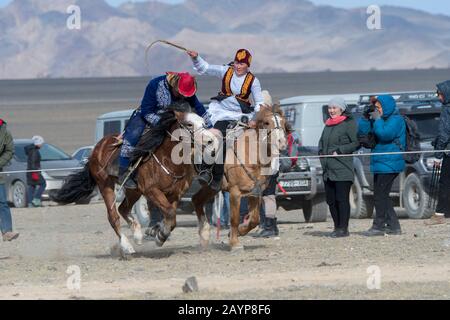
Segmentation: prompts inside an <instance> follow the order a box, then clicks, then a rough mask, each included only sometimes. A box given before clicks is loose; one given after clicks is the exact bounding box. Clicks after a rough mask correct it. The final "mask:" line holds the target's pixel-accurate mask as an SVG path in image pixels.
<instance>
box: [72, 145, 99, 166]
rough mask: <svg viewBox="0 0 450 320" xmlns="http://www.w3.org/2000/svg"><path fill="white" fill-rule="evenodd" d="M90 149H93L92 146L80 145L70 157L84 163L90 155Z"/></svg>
mask: <svg viewBox="0 0 450 320" xmlns="http://www.w3.org/2000/svg"><path fill="white" fill-rule="evenodd" d="M92 150H94V146H86V147H81V148H79V149H77V150H76V151H75V152H74V153H73V154H72V158H73V159H75V160H78V161H79V162H80V163H81V164H83V165H84V164H86V162H87V161H88V159H89V157H90V156H91V153H92Z"/></svg>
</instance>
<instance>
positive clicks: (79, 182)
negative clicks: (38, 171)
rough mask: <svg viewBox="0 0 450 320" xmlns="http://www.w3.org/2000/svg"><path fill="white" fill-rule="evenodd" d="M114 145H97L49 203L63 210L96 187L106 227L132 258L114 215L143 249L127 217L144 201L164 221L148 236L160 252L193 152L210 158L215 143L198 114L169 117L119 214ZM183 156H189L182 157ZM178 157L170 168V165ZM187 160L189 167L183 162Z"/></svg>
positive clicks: (110, 141) (106, 141)
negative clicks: (161, 140)
mask: <svg viewBox="0 0 450 320" xmlns="http://www.w3.org/2000/svg"><path fill="white" fill-rule="evenodd" d="M164 133H166V132H165V131H164ZM147 134H149V136H148V139H151V130H150V131H149V132H148V133H147ZM175 135H178V136H180V135H183V136H184V138H182V137H181V138H174V137H175ZM186 136H187V137H188V139H186ZM146 139H147V137H146V134H144V135H143V137H142V138H141V141H140V142H139V144H138V146H137V147H138V148H143V149H145V148H144V147H145V144H146ZM186 140H188V141H186ZM117 141H118V140H117V137H116V136H112V135H110V136H106V137H105V138H103V139H102V140H101V141H99V142H98V144H97V145H96V146H95V148H94V150H93V152H92V155H91V157H90V159H89V162H88V163H87V164H86V166H85V169H84V170H83V171H82V172H80V173H77V174H75V175H73V176H72V177H71V178H70V179H69V180H68V181H67V182H66V183H65V185H64V186H63V188H62V189H61V190H60V191H59V192H58V193H57V194H54V195H53V196H52V198H53V200H54V201H56V202H59V203H62V204H68V203H72V202H76V201H78V200H80V199H82V198H83V197H87V196H89V195H90V194H91V193H92V191H93V190H94V188H95V186H98V188H99V190H100V192H101V194H102V196H103V200H104V201H105V204H106V209H107V211H108V220H109V223H110V224H111V226H112V228H113V229H114V231H115V233H116V235H117V237H118V238H119V245H120V249H121V252H122V254H123V255H127V254H133V253H135V250H134V248H133V246H132V245H131V243H130V242H129V240H128V238H127V237H126V235H125V234H124V233H123V232H122V230H121V227H120V217H119V214H118V212H119V213H120V215H121V216H122V217H123V219H125V221H126V222H127V223H128V225H129V226H130V228H131V230H132V232H133V237H134V241H135V243H136V244H142V239H143V234H142V231H141V225H140V224H139V221H138V220H137V219H134V218H133V217H132V215H130V212H131V209H132V207H133V205H134V204H135V203H136V201H137V200H138V199H139V198H140V197H141V196H142V195H144V196H145V197H146V198H147V200H148V201H150V202H151V203H152V204H153V205H155V206H156V207H158V208H160V209H161V211H162V213H163V215H164V220H163V222H162V223H161V224H160V225H158V226H156V227H154V229H152V230H151V232H150V233H151V234H152V235H154V236H155V242H156V244H157V245H158V246H162V245H163V244H164V242H165V241H166V240H167V238H168V237H169V235H170V233H171V232H172V230H173V229H174V228H175V226H176V216H175V213H176V208H177V204H178V201H179V200H180V198H181V196H182V195H183V194H184V192H185V191H186V190H187V189H188V188H189V186H190V185H191V182H192V179H193V177H194V175H195V174H196V172H195V165H194V161H190V160H192V159H193V154H194V153H193V152H192V151H193V149H195V148H198V147H199V146H201V148H202V151H205V152H212V151H213V150H214V149H215V148H217V147H218V140H217V138H216V137H215V136H214V135H213V134H212V133H211V132H210V131H208V130H206V129H205V123H204V120H203V119H202V118H201V117H200V116H198V115H197V114H195V113H191V112H189V113H184V112H177V111H174V112H173V113H172V118H170V117H169V121H168V125H167V134H166V137H165V138H164V141H163V143H162V145H161V146H160V147H158V148H157V149H156V150H155V152H153V153H151V154H146V157H145V158H144V159H142V158H141V161H140V166H139V167H138V169H137V170H138V171H137V172H138V177H137V183H138V189H136V190H131V189H126V190H125V199H124V200H123V201H122V203H121V204H120V206H119V210H118V212H117V209H116V204H115V198H116V195H115V185H116V183H117V175H116V174H115V173H116V171H117V167H116V164H114V163H115V162H116V161H115V160H116V159H117V157H118V155H119V150H120V143H117ZM150 143H151V142H150ZM180 146H181V148H180ZM205 149H210V150H208V151H206V150H205ZM180 150H181V151H180ZM186 150H187V153H189V155H187V157H186V154H185V153H186V152H185V151H186ZM197 150H198V149H197ZM212 153H213V152H212ZM177 157H178V160H177V164H175V163H174V159H175V158H177ZM181 157H182V158H181ZM186 158H188V159H189V161H182V160H183V159H184V160H186Z"/></svg>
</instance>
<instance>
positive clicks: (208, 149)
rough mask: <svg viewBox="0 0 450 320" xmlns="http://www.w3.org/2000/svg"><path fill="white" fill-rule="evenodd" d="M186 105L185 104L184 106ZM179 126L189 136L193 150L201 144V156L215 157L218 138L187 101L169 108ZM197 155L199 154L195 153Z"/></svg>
mask: <svg viewBox="0 0 450 320" xmlns="http://www.w3.org/2000/svg"><path fill="white" fill-rule="evenodd" d="M186 105H187V106H186ZM171 109H172V111H173V112H174V114H175V118H176V119H177V122H178V124H179V127H180V129H181V130H182V131H184V133H183V136H188V137H190V140H189V141H190V142H191V145H192V148H193V149H194V151H198V150H196V149H195V146H201V151H202V156H211V157H213V158H214V157H215V155H216V153H217V150H218V149H219V139H218V138H217V137H216V136H215V135H214V134H213V133H212V132H211V131H209V130H208V129H207V128H206V123H205V120H204V119H203V118H202V117H200V116H199V115H197V114H196V113H195V112H192V110H191V108H190V105H189V104H188V103H181V104H180V105H175V106H174V107H172V108H171ZM195 156H199V155H197V154H196V155H195Z"/></svg>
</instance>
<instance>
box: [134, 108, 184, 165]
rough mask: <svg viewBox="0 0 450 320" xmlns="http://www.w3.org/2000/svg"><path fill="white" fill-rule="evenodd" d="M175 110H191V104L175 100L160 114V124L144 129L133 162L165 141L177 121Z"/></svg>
mask: <svg viewBox="0 0 450 320" xmlns="http://www.w3.org/2000/svg"><path fill="white" fill-rule="evenodd" d="M175 112H191V106H190V105H189V103H187V102H186V101H181V102H175V103H173V104H171V105H170V106H168V107H167V109H166V111H165V112H164V113H162V114H160V115H159V116H160V117H161V119H160V120H159V121H158V124H157V125H156V126H154V127H152V128H149V129H147V130H145V131H144V134H143V135H142V137H141V139H140V140H139V142H138V144H137V145H136V148H135V150H134V151H133V152H132V153H131V157H130V161H131V163H133V162H135V161H137V160H138V159H139V158H141V157H146V156H147V155H148V154H149V153H151V152H154V151H155V150H156V148H158V147H159V146H160V145H161V144H162V143H163V141H164V139H165V137H166V135H167V132H169V131H170V129H171V128H172V126H173V125H174V124H175V122H176V121H177V118H176V116H175Z"/></svg>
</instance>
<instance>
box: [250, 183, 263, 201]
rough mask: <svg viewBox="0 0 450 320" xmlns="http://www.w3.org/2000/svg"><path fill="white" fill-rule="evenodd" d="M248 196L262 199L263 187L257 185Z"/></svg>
mask: <svg viewBox="0 0 450 320" xmlns="http://www.w3.org/2000/svg"><path fill="white" fill-rule="evenodd" d="M248 196H249V197H257V198H260V197H262V189H261V186H260V185H259V183H257V184H256V185H255V186H254V187H253V189H252V190H251V191H250V193H249V195H248Z"/></svg>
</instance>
